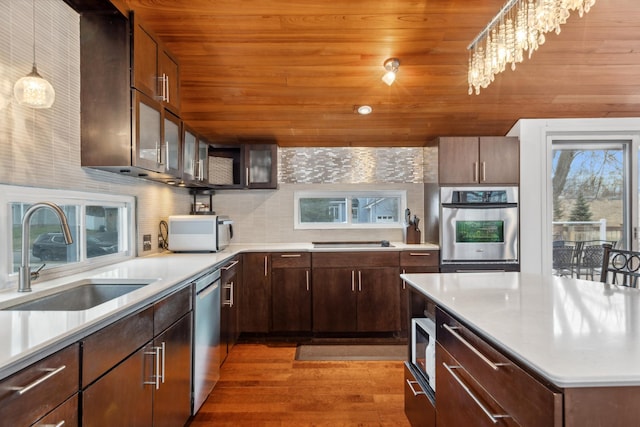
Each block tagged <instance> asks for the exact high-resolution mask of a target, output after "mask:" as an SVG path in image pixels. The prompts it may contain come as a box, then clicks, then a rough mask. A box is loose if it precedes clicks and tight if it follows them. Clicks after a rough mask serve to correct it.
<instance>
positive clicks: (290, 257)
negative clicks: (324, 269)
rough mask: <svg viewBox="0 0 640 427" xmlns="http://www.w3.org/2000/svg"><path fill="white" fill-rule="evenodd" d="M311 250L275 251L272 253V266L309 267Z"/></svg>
mask: <svg viewBox="0 0 640 427" xmlns="http://www.w3.org/2000/svg"><path fill="white" fill-rule="evenodd" d="M309 267H311V254H310V253H309V252H274V253H272V254H271V268H309Z"/></svg>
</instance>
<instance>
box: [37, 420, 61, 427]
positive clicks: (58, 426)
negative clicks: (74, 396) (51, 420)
mask: <svg viewBox="0 0 640 427" xmlns="http://www.w3.org/2000/svg"><path fill="white" fill-rule="evenodd" d="M36 425H37V426H38V427H62V426H63V425H64V420H62V421H60V422H59V423H58V424H36Z"/></svg>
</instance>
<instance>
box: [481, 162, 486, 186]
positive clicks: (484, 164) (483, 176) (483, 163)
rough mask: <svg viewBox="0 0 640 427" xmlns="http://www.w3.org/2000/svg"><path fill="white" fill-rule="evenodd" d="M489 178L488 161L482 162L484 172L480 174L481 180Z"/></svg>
mask: <svg viewBox="0 0 640 427" xmlns="http://www.w3.org/2000/svg"><path fill="white" fill-rule="evenodd" d="M486 180H487V162H482V174H481V175H480V182H485V181H486Z"/></svg>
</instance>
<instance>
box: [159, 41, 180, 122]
mask: <svg viewBox="0 0 640 427" xmlns="http://www.w3.org/2000/svg"><path fill="white" fill-rule="evenodd" d="M158 68H159V69H158V83H159V85H160V88H159V90H160V91H159V94H160V97H161V99H162V103H163V104H164V106H165V107H166V108H167V109H169V110H171V111H172V112H174V113H176V114H179V113H180V66H179V65H178V60H177V59H176V58H175V57H174V56H173V55H172V54H171V53H170V52H168V51H167V50H166V49H164V48H162V47H160V53H159V56H158Z"/></svg>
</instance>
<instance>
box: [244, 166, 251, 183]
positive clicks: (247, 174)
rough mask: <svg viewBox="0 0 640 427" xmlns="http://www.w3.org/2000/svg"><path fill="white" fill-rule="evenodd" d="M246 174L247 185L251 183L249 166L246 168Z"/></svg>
mask: <svg viewBox="0 0 640 427" xmlns="http://www.w3.org/2000/svg"><path fill="white" fill-rule="evenodd" d="M245 176H246V178H247V185H249V184H250V182H249V168H246V170H245Z"/></svg>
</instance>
